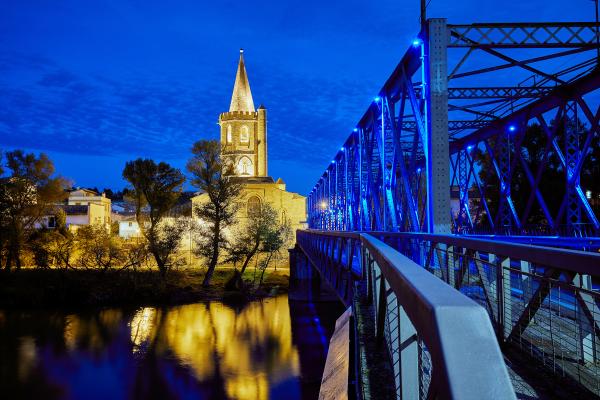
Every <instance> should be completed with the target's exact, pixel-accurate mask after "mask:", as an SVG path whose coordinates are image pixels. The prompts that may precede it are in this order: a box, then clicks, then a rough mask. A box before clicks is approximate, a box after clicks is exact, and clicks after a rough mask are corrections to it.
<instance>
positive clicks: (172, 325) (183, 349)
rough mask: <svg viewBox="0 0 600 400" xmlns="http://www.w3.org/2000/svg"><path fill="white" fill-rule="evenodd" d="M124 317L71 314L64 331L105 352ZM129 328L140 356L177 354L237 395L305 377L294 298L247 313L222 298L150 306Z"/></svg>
mask: <svg viewBox="0 0 600 400" xmlns="http://www.w3.org/2000/svg"><path fill="white" fill-rule="evenodd" d="M123 318H124V314H123V312H122V311H120V310H117V309H106V310H103V311H101V312H99V313H98V314H96V315H94V316H93V317H91V318H90V317H89V316H88V317H85V318H82V317H81V316H78V315H67V316H66V317H65V319H64V330H63V337H64V342H65V345H66V347H67V349H69V350H74V349H76V348H77V347H78V346H80V345H82V343H83V344H84V345H85V347H86V348H88V349H102V347H103V346H106V344H107V341H110V340H111V339H110V337H111V332H112V333H115V332H117V331H118V330H119V329H120V328H119V327H120V326H123V322H124V321H123ZM126 327H127V330H128V336H129V338H130V341H131V349H132V350H131V351H132V352H133V353H134V354H135V355H136V356H140V357H143V356H144V355H145V354H146V353H150V352H153V354H155V355H157V356H167V358H172V357H175V358H176V359H177V361H178V362H179V363H180V364H181V365H183V366H185V367H187V368H188V369H189V370H190V371H191V373H192V374H193V375H195V377H196V378H197V379H198V380H199V381H209V380H211V379H214V378H215V377H217V376H220V377H221V378H222V380H223V382H224V389H225V392H226V394H227V396H228V397H229V398H232V399H239V400H246V399H247V400H261V399H267V398H268V397H269V388H270V387H271V386H272V385H275V384H277V383H279V382H282V381H285V380H286V379H289V378H290V377H292V376H297V375H299V374H300V371H299V369H300V368H299V358H298V352H297V349H296V348H295V346H294V345H293V344H292V331H291V320H290V313H289V306H288V299H287V296H280V297H276V298H270V299H266V300H263V301H257V302H252V303H250V304H248V305H247V306H245V307H244V308H243V309H242V310H241V311H236V310H234V309H233V308H230V307H228V306H226V305H224V304H221V303H217V302H212V303H200V304H189V305H183V306H176V307H169V308H155V307H143V308H140V309H138V310H136V311H135V313H133V315H132V316H131V317H130V319H129V321H128V323H127V325H126ZM31 346H32V343H27V342H24V343H23V344H22V347H21V351H22V352H23V353H25V354H24V356H28V355H29V356H30V355H31V351H30V350H31ZM25 358H27V357H25ZM29 358H31V357H29ZM30 361H31V362H33V361H34V360H32V359H31V360H30ZM29 364H31V363H29ZM29 364H27V363H26V364H25V365H26V366H27V365H29ZM23 372H24V373H25V371H23Z"/></svg>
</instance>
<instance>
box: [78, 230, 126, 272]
mask: <svg viewBox="0 0 600 400" xmlns="http://www.w3.org/2000/svg"><path fill="white" fill-rule="evenodd" d="M77 244H78V250H79V259H78V266H81V267H84V268H87V269H100V270H102V271H107V270H109V269H112V268H117V267H120V266H121V265H122V264H123V263H124V262H125V259H126V257H125V252H124V251H123V246H122V243H121V240H120V238H119V237H118V236H112V235H111V234H110V233H108V232H107V231H106V228H105V227H104V226H103V225H86V226H82V227H80V228H79V229H78V230H77Z"/></svg>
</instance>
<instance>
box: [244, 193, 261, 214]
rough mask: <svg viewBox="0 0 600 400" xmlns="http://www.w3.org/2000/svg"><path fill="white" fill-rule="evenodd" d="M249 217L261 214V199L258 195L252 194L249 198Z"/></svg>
mask: <svg viewBox="0 0 600 400" xmlns="http://www.w3.org/2000/svg"><path fill="white" fill-rule="evenodd" d="M247 207H248V210H247V211H248V217H254V216H257V215H260V199H259V198H258V197H257V196H252V197H250V198H249V199H248V206H247Z"/></svg>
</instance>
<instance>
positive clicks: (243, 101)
mask: <svg viewBox="0 0 600 400" xmlns="http://www.w3.org/2000/svg"><path fill="white" fill-rule="evenodd" d="M219 126H220V127H221V157H222V160H223V163H225V164H229V165H233V167H234V171H235V175H236V179H240V180H241V181H242V182H243V190H242V193H241V196H240V202H241V204H240V208H239V211H238V220H239V222H240V223H241V224H244V222H245V219H246V218H248V215H249V214H250V213H252V212H253V210H256V209H259V207H260V205H261V204H264V203H269V204H270V205H271V206H273V208H275V209H276V210H278V212H279V215H280V217H281V219H282V221H283V220H287V221H289V223H290V225H291V227H292V229H293V230H294V231H295V230H296V229H301V228H304V226H305V222H306V198H305V197H304V196H302V195H300V194H298V193H294V192H288V191H287V190H286V187H285V182H284V181H283V180H282V179H281V178H279V179H277V181H275V180H273V178H272V177H271V176H269V173H268V168H267V167H268V155H267V109H266V108H265V107H264V106H262V105H261V106H259V107H258V110H256V109H255V108H254V101H253V99H252V92H251V91H250V83H249V82H248V75H247V74H246V67H245V65H244V53H243V50H240V60H239V64H238V69H237V74H236V77H235V84H234V86H233V95H232V96H231V104H230V105H229V111H228V112H224V113H221V115H219ZM202 197H203V195H198V196H196V197H194V198H192V204H193V205H196V204H199V203H200V202H202ZM294 238H295V235H294Z"/></svg>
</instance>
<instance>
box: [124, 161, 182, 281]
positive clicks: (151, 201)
mask: <svg viewBox="0 0 600 400" xmlns="http://www.w3.org/2000/svg"><path fill="white" fill-rule="evenodd" d="M123 178H125V179H126V180H127V181H128V182H129V183H130V185H131V187H130V188H128V189H129V190H128V196H129V198H130V199H131V200H132V201H133V203H134V205H135V215H136V219H137V222H138V224H139V226H140V230H141V232H142V234H143V235H144V237H145V238H146V240H147V241H148V251H149V252H150V253H151V254H152V256H153V257H154V260H155V261H156V265H157V266H158V269H159V271H160V273H161V275H162V276H163V277H164V276H166V274H167V271H168V269H169V268H170V267H171V266H172V265H173V262H174V260H173V256H174V254H175V252H176V250H177V245H178V244H179V241H180V240H181V235H182V234H183V230H182V229H179V228H178V226H176V225H177V224H174V225H172V224H167V223H163V222H164V218H165V217H166V216H167V214H168V213H169V211H170V210H171V209H172V208H173V206H175V204H177V200H178V199H179V196H180V195H181V192H182V185H183V182H185V177H184V176H183V174H182V173H181V171H179V170H178V169H176V168H173V167H171V166H170V165H169V164H167V163H165V162H160V163H158V164H156V163H155V162H154V161H153V160H149V159H141V158H138V159H137V160H135V161H129V162H127V164H125V169H124V170H123Z"/></svg>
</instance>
